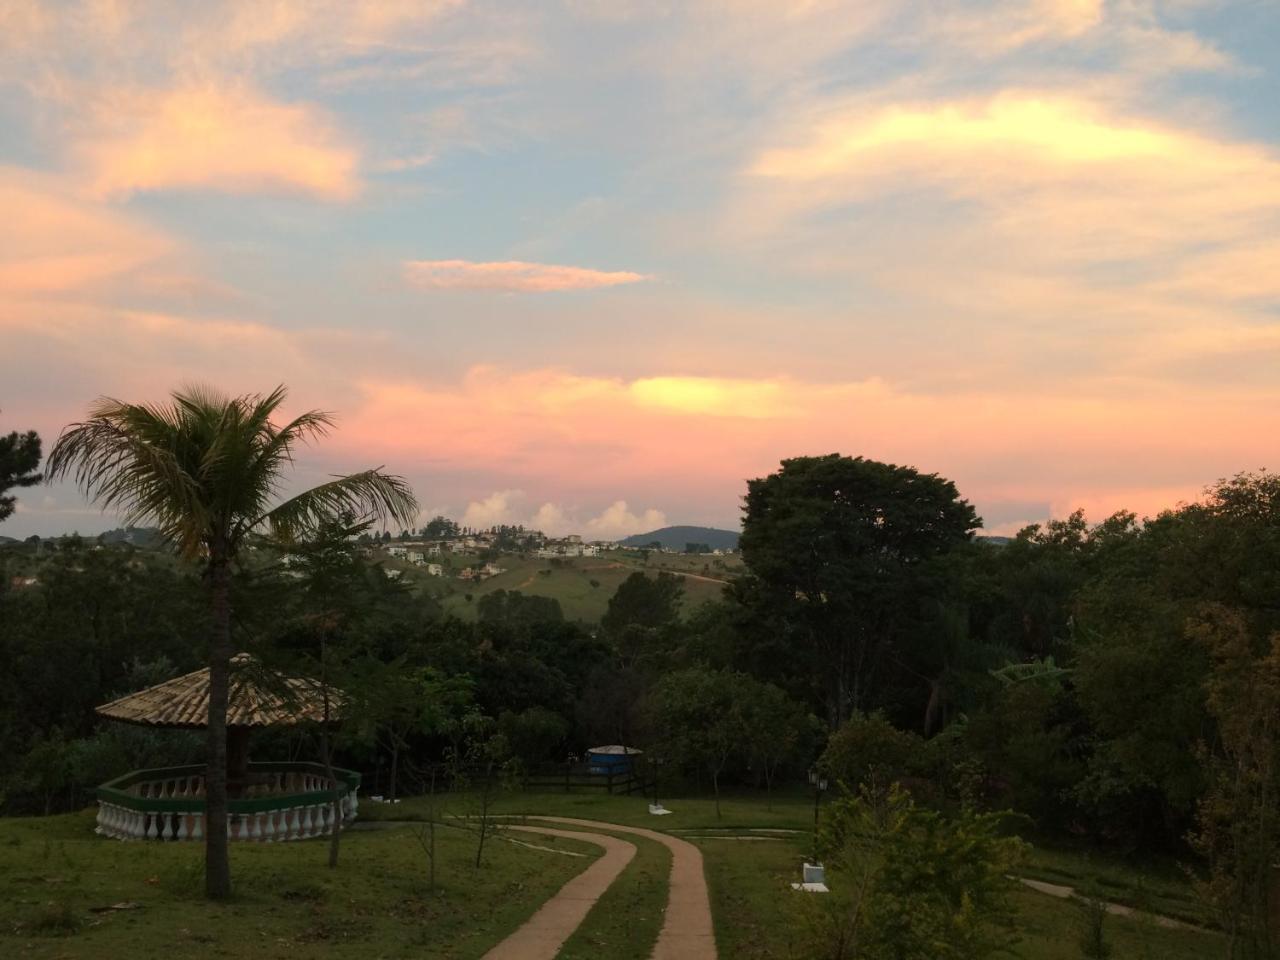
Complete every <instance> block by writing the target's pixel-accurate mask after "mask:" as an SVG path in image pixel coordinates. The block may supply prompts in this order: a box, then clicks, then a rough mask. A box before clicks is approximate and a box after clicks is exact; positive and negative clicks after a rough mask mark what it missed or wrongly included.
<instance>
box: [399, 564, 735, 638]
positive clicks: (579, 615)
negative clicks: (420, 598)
mask: <svg viewBox="0 0 1280 960" xmlns="http://www.w3.org/2000/svg"><path fill="white" fill-rule="evenodd" d="M473 562H475V558H474V557H468V558H458V557H455V558H453V563H454V564H455V569H461V568H462V567H465V566H469V565H470V564H472V563H473ZM703 562H705V561H697V562H696V563H695V562H694V561H693V560H692V559H689V560H686V559H685V558H682V557H663V558H662V559H661V561H659V560H658V559H656V558H655V559H654V560H653V561H652V562H650V564H649V565H648V566H647V567H646V566H645V565H643V564H642V563H641V562H640V560H639V555H638V554H637V555H636V556H635V557H634V558H632V557H630V556H629V555H623V554H619V555H613V554H610V555H605V556H601V557H574V558H572V559H567V560H563V561H561V563H560V564H559V565H555V564H553V563H552V562H551V561H550V560H539V559H537V558H529V559H524V558H521V557H518V556H504V557H502V558H500V559H499V560H498V561H497V564H498V566H500V567H503V568H505V570H506V572H505V573H500V574H498V575H497V576H496V577H490V578H489V579H487V580H483V581H481V582H479V583H469V582H467V581H464V580H458V579H456V577H455V578H452V579H448V578H438V577H428V576H427V575H426V573H425V572H424V571H422V570H421V569H420V568H414V567H408V568H407V569H406V572H405V573H404V576H405V577H406V578H408V580H409V581H410V582H413V583H417V584H420V585H421V587H422V589H424V590H427V591H430V592H431V593H433V594H435V595H437V596H440V597H441V599H442V602H443V604H444V608H445V610H446V611H448V612H449V613H452V614H453V615H454V616H457V617H461V618H462V619H466V620H470V619H473V618H474V617H475V615H476V614H475V608H476V601H478V600H479V599H480V598H481V597H482V596H484V595H485V594H487V593H492V592H493V591H495V590H518V591H520V592H521V593H525V594H531V595H534V596H542V597H554V598H555V599H556V600H559V601H560V607H561V609H562V610H563V611H564V615H565V618H566V619H569V620H581V621H584V622H586V623H596V622H598V621H599V620H600V618H601V617H602V616H603V615H604V612H605V610H606V608H607V607H608V605H609V598H610V597H612V596H613V594H614V592H615V591H616V590H617V589H618V587H619V585H620V584H621V583H622V581H623V580H625V579H626V578H627V577H629V576H630V575H631V574H632V573H635V572H636V571H639V570H646V571H647V572H649V573H650V574H653V573H655V572H656V571H657V570H659V569H670V570H672V571H675V572H689V573H696V574H698V575H699V576H701V568H702V564H703ZM387 566H388V567H389V568H390V567H395V566H401V567H403V566H407V565H401V564H398V563H396V562H389V563H388V564H387ZM543 571H549V572H547V573H544V572H543ZM709 576H710V577H712V578H716V579H718V578H721V577H723V576H725V572H724V571H722V570H713V571H711V573H710V574H709ZM592 581H595V583H596V584H597V586H592ZM722 589H723V584H721V583H717V582H713V581H712V580H710V579H707V580H704V579H695V578H693V577H689V578H686V580H685V603H684V607H685V611H686V612H688V611H691V610H693V609H694V608H695V607H697V606H699V605H700V604H702V603H704V602H706V601H707V600H716V599H719V597H720V592H721V590H722ZM468 594H470V595H471V600H470V601H468V600H467V599H466V597H467V595H468Z"/></svg>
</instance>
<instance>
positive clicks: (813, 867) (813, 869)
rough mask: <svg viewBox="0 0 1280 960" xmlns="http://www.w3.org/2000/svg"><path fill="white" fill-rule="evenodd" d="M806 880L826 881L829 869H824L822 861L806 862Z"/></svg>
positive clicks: (806, 881) (808, 881) (812, 881)
mask: <svg viewBox="0 0 1280 960" xmlns="http://www.w3.org/2000/svg"><path fill="white" fill-rule="evenodd" d="M804 882H805V883H826V882H827V871H826V870H825V869H823V866H822V864H820V863H806V864H805V865H804Z"/></svg>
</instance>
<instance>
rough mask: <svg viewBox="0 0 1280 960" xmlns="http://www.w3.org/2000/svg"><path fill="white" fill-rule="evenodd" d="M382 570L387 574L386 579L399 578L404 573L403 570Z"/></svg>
mask: <svg viewBox="0 0 1280 960" xmlns="http://www.w3.org/2000/svg"><path fill="white" fill-rule="evenodd" d="M382 572H383V573H385V574H386V575H387V579H388V580H399V579H400V577H401V576H402V575H403V574H404V571H403V570H383V571H382Z"/></svg>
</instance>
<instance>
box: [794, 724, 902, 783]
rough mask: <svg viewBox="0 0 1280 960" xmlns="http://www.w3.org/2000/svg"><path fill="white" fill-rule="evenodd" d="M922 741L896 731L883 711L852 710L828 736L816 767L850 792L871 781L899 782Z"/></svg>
mask: <svg viewBox="0 0 1280 960" xmlns="http://www.w3.org/2000/svg"><path fill="white" fill-rule="evenodd" d="M923 747H924V740H923V738H921V737H920V736H919V735H918V734H915V733H911V732H909V731H906V730H899V729H897V728H896V727H895V726H893V724H891V723H889V721H888V720H886V719H885V717H884V714H882V713H873V714H871V715H870V716H867V715H864V714H861V713H855V714H854V715H853V716H852V717H850V718H849V719H848V720H846V721H845V722H844V724H843V725H842V726H841V727H840V729H839V730H837V731H836V732H835V733H833V734H832V735H831V738H830V739H829V740H828V741H827V747H826V749H825V750H824V751H823V752H822V756H821V758H820V759H819V761H818V766H819V767H820V768H821V770H822V771H823V773H825V774H826V775H827V776H828V777H829V778H831V779H832V780H834V781H835V782H836V783H839V784H843V785H844V787H845V788H846V789H848V790H851V791H853V792H855V793H856V792H857V791H858V790H860V789H861V788H862V787H864V786H867V785H870V784H872V783H878V784H882V785H884V784H890V783H896V782H899V781H901V780H902V779H903V778H904V777H905V776H907V775H908V773H909V772H910V771H911V769H912V766H913V763H915V762H917V761H918V760H919V758H920V756H921V754H922V750H923Z"/></svg>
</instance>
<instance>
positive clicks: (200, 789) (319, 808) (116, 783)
mask: <svg viewBox="0 0 1280 960" xmlns="http://www.w3.org/2000/svg"><path fill="white" fill-rule="evenodd" d="M329 712H330V717H331V718H333V717H334V716H335V714H336V709H335V703H334V702H333V701H331V702H330V711H329ZM97 713H98V714H100V715H101V716H104V717H107V718H109V719H112V720H119V721H122V722H124V723H133V724H138V725H139V726H144V727H153V728H155V727H170V728H179V729H203V728H207V727H208V717H209V670H208V669H207V668H206V669H203V670H196V671H195V672H194V673H188V674H186V675H184V676H181V677H176V678H174V679H173V680H166V681H165V682H164V683H160V684H157V685H156V686H154V687H148V688H147V689H145V690H140V691H138V692H137V693H132V694H130V695H129V696H127V697H121V698H120V699H119V700H113V701H111V702H110V703H104V704H103V705H102V706H100V707H98V708H97ZM323 717H324V700H323V696H322V693H321V689H320V685H319V684H318V683H317V682H316V681H314V680H308V679H304V678H301V677H284V676H280V675H278V674H274V673H269V672H267V671H265V670H264V669H263V667H262V666H261V665H260V664H258V663H257V661H255V660H254V658H253V657H251V656H250V655H249V654H247V653H242V654H239V655H237V656H235V657H233V658H232V660H231V684H230V690H229V694H228V702H227V793H228V797H229V800H228V815H227V835H228V837H229V838H230V839H232V840H246V841H260V842H261V841H265V842H268V843H269V842H272V841H275V842H279V841H282V840H303V839H306V838H308V837H315V836H321V835H324V834H328V833H330V832H332V831H333V830H334V829H335V828H338V829H341V827H342V826H343V825H345V824H347V823H350V822H351V821H352V820H354V819H355V817H356V813H357V810H358V807H359V801H358V797H357V794H358V792H359V789H360V774H358V773H356V772H354V771H352V770H340V769H338V768H336V767H335V768H333V775H334V779H333V780H331V779H329V777H328V776H327V774H326V772H325V768H324V765H323V764H320V763H250V762H249V734H250V731H252V730H253V729H254V728H255V727H278V726H291V725H295V724H298V723H303V722H307V721H319V720H321V719H322V718H323ZM204 774H205V768H204V765H203V764H193V765H190V766H184V767H165V768H159V769H152V770H135V771H133V772H132V773H128V774H125V775H124V776H123V777H117V778H116V779H115V780H112V781H110V782H109V783H104V784H103V785H102V786H100V787H98V791H97V794H98V827H97V832H98V833H100V834H102V835H103V836H108V837H114V838H116V839H119V840H202V839H203V838H204V832H205V830H204V819H205V792H204ZM335 780H336V783H335ZM335 788H336V790H337V793H338V796H339V803H338V805H337V809H335V804H334V793H335Z"/></svg>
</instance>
